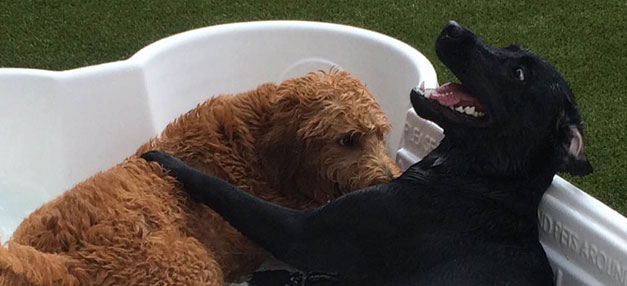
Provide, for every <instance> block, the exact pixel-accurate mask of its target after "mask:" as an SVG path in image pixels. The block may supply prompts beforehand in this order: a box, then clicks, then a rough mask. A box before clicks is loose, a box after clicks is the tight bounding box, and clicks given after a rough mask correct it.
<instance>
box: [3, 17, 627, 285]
mask: <svg viewBox="0 0 627 286" xmlns="http://www.w3.org/2000/svg"><path fill="white" fill-rule="evenodd" d="M425 40H428V41H432V39H425ZM332 66H339V67H341V68H343V69H346V70H348V71H350V72H351V73H352V74H354V75H355V76H357V77H358V78H359V79H361V80H362V81H363V82H365V83H366V84H367V86H368V88H369V89H370V91H371V92H372V93H373V94H374V95H375V96H377V99H378V100H379V102H380V103H381V106H382V108H383V110H384V111H385V112H386V114H387V115H388V117H389V119H390V122H391V124H392V127H393V131H392V133H391V134H390V136H389V138H388V146H387V147H388V150H389V152H390V153H391V154H394V155H395V156H396V158H397V162H398V163H399V165H400V166H401V167H402V168H407V167H408V166H409V165H410V164H411V163H413V162H415V161H417V160H419V159H420V158H422V156H424V155H425V154H426V153H427V152H428V151H429V150H431V149H432V148H434V147H435V146H436V145H437V144H438V142H439V140H440V139H441V138H442V136H443V135H442V133H441V130H440V129H439V127H437V126H436V125H434V124H433V123H431V122H428V121H425V120H422V119H421V118H419V117H418V116H416V114H415V113H414V112H413V110H411V109H410V104H409V90H410V89H411V88H412V87H414V86H415V85H416V84H417V83H419V82H420V81H424V82H425V83H426V87H435V86H436V85H437V79H436V74H435V72H434V70H433V67H432V65H431V64H430V62H429V61H428V60H427V59H426V58H425V57H424V56H423V55H422V54H420V53H419V52H418V51H416V50H415V49H413V48H412V47H410V46H408V45H406V44H404V43H402V42H400V41H398V40H395V39H392V38H390V37H387V36H385V35H382V34H378V33H375V32H371V31H367V30H363V29H358V28H353V27H348V26H341V25H334V24H326V23H313V22H297V21H272V22H251V23H239V24H228V25H220V26H213V27H208V28H203V29H198V30H193V31H189V32H185V33H182V34H178V35H175V36H172V37H169V38H166V39H163V40H160V41H158V42H156V43H154V44H151V45H149V46H147V47H146V48H144V49H142V50H141V51H139V52H138V53H137V54H135V55H134V56H133V57H131V58H130V59H128V60H125V61H120V62H113V63H107V64H102V65H96V66H89V67H85V68H79V69H74V70H68V71H62V72H53V71H44V70H32V69H10V68H4V69H0V158H2V159H1V160H0V233H1V234H2V239H3V240H6V239H7V238H8V237H9V236H10V234H11V233H12V232H13V230H14V229H15V227H16V226H17V225H18V224H19V222H20V221H21V220H22V219H23V218H24V217H25V216H26V215H27V214H28V213H30V212H31V211H33V210H34V209H35V208H36V207H37V206H39V205H41V204H42V203H44V202H46V201H48V200H50V199H52V198H54V197H55V196H57V195H59V194H61V193H62V192H63V191H65V190H66V189H69V188H70V187H72V186H73V185H74V184H76V183H77V182H80V181H82V180H84V179H86V178H88V177H89V176H91V175H92V174H94V173H95V172H98V171H101V170H105V169H107V168H109V167H111V166H113V165H114V164H116V163H118V162H120V161H121V160H122V159H123V158H125V157H126V156H128V155H130V154H132V153H133V152H134V151H135V150H136V148H137V147H138V146H140V145H141V144H142V143H143V142H145V141H146V140H148V139H149V138H150V137H152V136H154V135H156V134H157V133H158V131H160V130H161V129H162V128H163V127H164V126H165V125H166V124H167V123H168V122H169V121H170V120H172V119H174V118H175V117H176V116H177V115H179V114H181V113H183V112H185V111H187V110H189V109H190V108H192V107H194V106H195V105H196V104H197V103H199V102H202V101H204V100H206V99H207V98H209V97H210V96H213V95H217V94H220V93H236V92H241V91H246V90H249V89H252V88H254V87H256V86H257V85H258V84H260V83H263V82H269V81H273V82H280V81H282V80H284V79H286V78H289V77H294V76H300V75H303V74H305V73H307V72H309V71H313V70H318V69H323V70H328V69H329V68H330V67H332ZM538 219H539V221H540V229H541V231H540V234H541V241H542V243H543V245H544V246H545V249H546V251H547V254H548V255H549V258H550V259H551V262H552V264H553V266H554V270H555V273H556V280H557V285H627V219H625V218H624V217H623V216H621V215H620V214H618V213H617V212H615V211H613V210H612V209H610V208H608V207H607V206H605V205H603V204H602V203H600V202H599V201H597V200H595V199H594V198H592V197H590V196H588V195H587V194H585V193H584V192H582V191H581V190H579V189H577V188H576V187H574V186H572V185H571V184H569V183H568V182H566V181H564V180H563V179H561V178H559V177H555V180H554V182H553V185H552V186H551V188H550V189H549V190H548V191H547V193H546V195H545V196H544V198H543V200H542V203H541V206H540V210H539V213H538Z"/></svg>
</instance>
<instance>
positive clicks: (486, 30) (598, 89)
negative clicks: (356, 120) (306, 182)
mask: <svg viewBox="0 0 627 286" xmlns="http://www.w3.org/2000/svg"><path fill="white" fill-rule="evenodd" d="M625 15H627V2H626V1H616V0H609V1H608V0H588V1H579V0H573V1H565V0H559V1H539V0H535V1H505V0H499V1H494V0H470V1H450V2H448V3H445V1H420V0H418V1H375V0H361V1H309V0H307V1H295V0H290V1H268V2H266V1H254V0H252V1H225V0H220V1H200V0H187V1H178V0H177V1H172V0H141V1H128V0H108V1H100V0H98V1H96V0H88V1H79V0H76V1H72V0H56V1H41V0H39V1H35V0H0V67H27V68H42V69H52V70H65V69H71V68H76V67H81V66H86V65H92V64H98V63H104V62H109V61H115V60H122V59H126V58H128V57H130V56H131V55H132V54H133V53H135V52H136V51H138V50H139V49H141V48H142V47H144V46H146V45H147V44H150V43H151V42H154V41H156V40H158V39H161V38H163V37H166V36H168V35H172V34H175V33H178V32H182V31H186V30H189V29H193V28H199V27H204V26H208V25H215V24H221V23H228V22H238V21H253V20H269V19H300V20H312V21H325V22H335V23H342V24H348V25H353V26H359V27H363V28H367V29H371V30H375V31H378V32H381V33H384V34H387V35H390V36H392V37H395V38H398V39H400V40H402V41H404V42H407V43H409V44H410V45H412V46H414V47H415V48H417V49H418V50H420V51H422V52H423V53H424V54H425V55H426V56H427V57H428V58H429V59H430V60H431V61H432V62H433V63H434V65H435V67H436V70H438V73H439V77H440V81H441V82H444V81H448V80H451V79H452V76H451V75H450V73H448V72H447V71H446V70H445V69H444V67H443V65H442V64H440V63H439V62H438V61H437V59H436V57H435V53H434V51H433V40H434V38H435V36H436V35H437V33H438V32H439V30H440V29H441V28H442V27H443V25H444V24H445V23H446V21H447V20H449V19H455V20H457V21H458V22H459V23H461V24H463V25H465V26H467V27H469V28H471V29H472V30H474V31H476V32H478V33H479V34H480V35H482V36H483V38H484V39H486V40H487V41H488V42H490V43H494V44H499V45H505V44H509V43H518V44H521V45H522V46H524V47H527V48H529V49H531V50H533V51H535V52H537V53H538V54H540V55H542V56H543V57H544V58H545V59H547V60H548V61H550V62H552V63H553V64H554V65H555V66H556V67H557V68H558V70H559V71H560V72H561V73H562V75H563V76H564V77H565V78H566V79H567V80H568V81H569V82H570V83H571V87H572V89H573V91H574V92H575V95H576V96H577V100H578V103H579V106H580V109H581V111H582V113H583V117H584V119H585V123H586V134H585V143H586V153H587V156H588V158H589V159H590V161H591V162H592V164H593V166H594V168H595V172H594V174H592V175H589V176H586V177H582V178H571V177H567V178H566V179H568V180H569V181H571V182H573V183H574V184H575V185H577V186H579V187H580V188H582V189H583V190H585V191H586V192H588V193H590V194H591V195H593V196H594V197H596V198H598V199H599V200H601V201H603V202H604V203H606V204H608V205H609V206H611V207H612V208H614V209H616V210H618V211H619V212H621V213H622V214H627V186H626V185H627V174H626V172H625V170H627V148H626V145H627V144H626V143H625V142H627V115H626V114H627V113H625V112H623V111H625V110H627V99H625V94H626V93H627V80H626V76H625V74H624V71H625V70H627V32H626V31H627V21H626V16H625ZM0 104H2V103H0Z"/></svg>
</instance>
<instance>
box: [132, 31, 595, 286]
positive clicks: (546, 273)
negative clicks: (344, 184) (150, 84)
mask: <svg viewBox="0 0 627 286" xmlns="http://www.w3.org/2000/svg"><path fill="white" fill-rule="evenodd" d="M436 51H437V54H438V57H439V58H440V60H441V61H442V62H443V63H444V64H445V65H446V66H447V67H448V68H449V69H451V71H452V72H453V73H454V74H455V75H456V76H457V77H458V78H459V80H460V81H461V82H462V83H463V84H464V86H465V87H466V89H468V90H469V91H470V93H471V94H473V95H474V96H476V97H477V98H478V99H479V100H480V101H481V102H482V103H483V105H484V106H485V107H486V108H487V110H488V111H487V113H488V114H487V115H486V117H484V118H483V119H473V118H470V117H463V116H459V115H458V116H457V117H456V116H455V114H454V113H451V112H449V111H447V110H446V108H442V107H441V106H439V105H438V104H437V103H434V102H431V101H429V100H428V99H425V98H424V97H422V95H420V92H418V91H415V90H414V91H412V94H411V101H412V104H413V106H414V109H415V110H416V112H417V113H418V114H419V115H420V116H422V117H424V118H426V119H429V120H432V121H434V122H436V123H437V124H439V125H440V126H442V127H443V128H444V132H445V135H446V136H445V138H444V139H443V141H442V142H441V144H440V145H439V146H438V147H437V148H436V149H435V150H434V151H433V152H431V153H430V154H429V155H428V156H426V157H425V158H424V159H423V160H422V161H420V162H418V163H416V164H415V165H413V166H411V167H410V168H409V169H408V170H407V171H406V172H405V173H404V174H403V175H402V176H401V177H399V178H398V179H396V180H393V181H392V182H390V183H387V184H382V185H377V186H372V187H368V188H365V189H362V190H359V191H356V192H353V193H349V194H347V195H344V196H342V197H340V198H338V199H336V200H333V201H331V202H329V203H328V204H326V205H324V206H322V207H320V208H318V209H315V210H311V211H296V210H291V209H287V208H283V207H280V206H276V205H273V204H270V203H268V202H265V201H263V200H261V199H258V198H256V197H253V196H251V195H249V194H248V193H245V192H243V191H241V190H239V189H237V188H235V187H234V186H232V185H230V184H228V183H226V182H224V181H222V180H220V179H217V178H213V177H208V176H205V175H203V174H201V173H200V172H197V171H195V170H193V169H191V168H189V167H187V166H185V165H184V164H183V163H182V162H181V161H179V160H177V159H175V158H173V157H170V156H169V155H167V154H164V153H161V152H150V153H146V154H144V155H142V156H143V157H144V158H145V159H147V160H150V161H158V162H159V163H161V164H162V165H163V166H165V167H166V168H169V169H170V170H171V174H172V175H173V176H175V177H177V178H178V180H179V181H180V182H182V183H183V184H184V187H185V189H186V190H187V192H189V194H190V195H191V197H192V198H194V199H195V200H197V201H198V202H202V203H204V204H207V205H209V206H210V207H211V208H213V209H214V210H216V211H217V212H218V213H220V214H221V215H222V216H223V217H224V218H225V219H226V220H228V221H229V222H230V223H231V224H232V225H233V226H235V227H236V228H237V229H238V230H240V231H241V232H242V233H244V234H245V235H247V236H248V237H249V238H250V239H252V240H253V241H255V242H257V243H258V244H259V245H261V246H262V247H264V248H265V249H267V250H268V251H270V252H271V253H272V254H273V255H274V256H275V257H276V258H278V259H280V260H282V261H285V262H287V263H289V264H290V265H293V266H295V267H297V268H299V269H302V270H304V271H316V272H326V273H335V274H337V275H339V276H338V277H341V281H338V282H334V283H336V284H335V285H392V286H398V285H438V286H441V285H553V274H552V271H551V268H550V266H549V263H548V261H547V257H546V255H545V253H544V250H543V249H542V247H541V245H540V243H539V241H538V230H537V224H536V212H537V207H538V203H539V201H540V198H541V197H542V195H543V193H544V192H545V190H546V189H547V187H548V186H549V185H550V184H551V181H552V179H553V176H554V175H555V173H556V172H560V171H563V172H569V173H572V174H576V175H583V174H587V173H590V172H591V171H592V169H591V167H590V165H589V163H588V161H587V160H586V158H585V155H584V154H583V149H581V150H580V149H578V148H575V147H576V146H574V147H573V144H575V143H581V141H577V140H573V139H576V138H581V137H577V136H578V135H580V134H581V133H582V122H581V118H580V115H579V113H578V111H577V107H576V105H575V101H574V96H573V94H572V92H571V91H570V89H569V87H568V85H567V83H566V82H565V81H564V80H563V79H562V78H561V76H560V75H559V74H558V73H557V71H556V70H555V69H554V68H553V67H552V66H551V65H550V64H548V63H547V62H545V61H543V60H542V59H540V58H539V57H538V56H537V55H535V54H533V53H531V52H530V51H527V50H524V49H521V48H518V47H515V46H510V47H507V48H496V47H491V46H488V45H486V44H484V43H483V42H482V41H481V40H480V39H479V38H478V37H477V36H475V35H474V34H473V33H472V32H470V31H468V30H466V29H464V28H462V27H461V26H459V25H457V24H456V23H454V22H451V23H449V24H448V25H447V26H446V28H445V29H444V31H443V32H442V33H441V34H440V36H439V37H438V39H437V42H436ZM517 69H522V70H523V72H524V77H525V78H524V80H520V78H519V77H518V75H519V74H518V72H517ZM282 275H285V273H283V274H282ZM277 285H282V284H277ZM312 285H315V284H312ZM321 285H322V284H321ZM324 285H327V284H324Z"/></svg>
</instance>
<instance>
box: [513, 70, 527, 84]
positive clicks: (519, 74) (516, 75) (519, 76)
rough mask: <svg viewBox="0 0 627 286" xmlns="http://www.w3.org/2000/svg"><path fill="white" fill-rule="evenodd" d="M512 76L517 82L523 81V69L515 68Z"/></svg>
mask: <svg viewBox="0 0 627 286" xmlns="http://www.w3.org/2000/svg"><path fill="white" fill-rule="evenodd" d="M512 75H513V76H514V78H515V79H517V80H519V81H525V69H523V68H522V67H516V68H515V69H514V71H513V74H512Z"/></svg>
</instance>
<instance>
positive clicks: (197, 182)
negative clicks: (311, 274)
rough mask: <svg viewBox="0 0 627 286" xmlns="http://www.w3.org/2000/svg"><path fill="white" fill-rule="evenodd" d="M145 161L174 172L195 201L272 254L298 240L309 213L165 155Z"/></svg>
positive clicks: (151, 154) (151, 155)
mask: <svg viewBox="0 0 627 286" xmlns="http://www.w3.org/2000/svg"><path fill="white" fill-rule="evenodd" d="M141 157H142V158H144V159H145V160H147V161H156V162H158V163H159V164H161V165H162V166H163V167H164V168H166V169H168V170H170V173H169V174H170V175H172V176H174V177H175V178H177V180H178V181H179V182H181V183H183V186H184V188H185V191H186V192H187V193H189V195H190V196H191V197H192V198H193V199H194V200H196V201H198V202H201V203H204V204H206V205H208V206H209V207H211V208H212V209H213V210H215V211H216V212H218V213H219V214H220V215H222V216H223V217H224V218H225V219H226V220H227V221H228V222H229V223H231V224H232V225H233V226H235V227H236V228H237V229H238V230H239V231H241V232H242V233H243V234H244V235H246V236H248V237H250V238H252V239H253V240H254V241H255V242H257V243H258V244H260V245H261V246H262V247H264V248H266V249H267V250H268V251H270V252H272V253H279V254H280V249H281V248H285V247H289V246H290V245H291V243H293V242H294V241H295V240H297V237H298V236H299V232H300V230H301V228H302V223H303V219H304V217H305V212H300V211H296V210H291V209H288V208H284V207H281V206H278V205H274V204H271V203H269V202H266V201H264V200H262V199H259V198H257V197H255V196H253V195H251V194H249V193H247V192H244V191H242V190H240V189H238V188H237V187H235V186H233V185H231V184H229V183H228V182H226V181H223V180H221V179H219V178H215V177H209V176H206V175H205V174H203V173H201V172H199V171H197V170H195V169H193V168H191V167H189V166H187V165H186V164H185V163H184V162H183V161H181V160H179V159H177V158H175V157H173V156H171V155H168V154H166V153H164V152H161V151H150V152H147V153H144V154H142V155H141ZM260 233H262V234H263V235H260Z"/></svg>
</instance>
